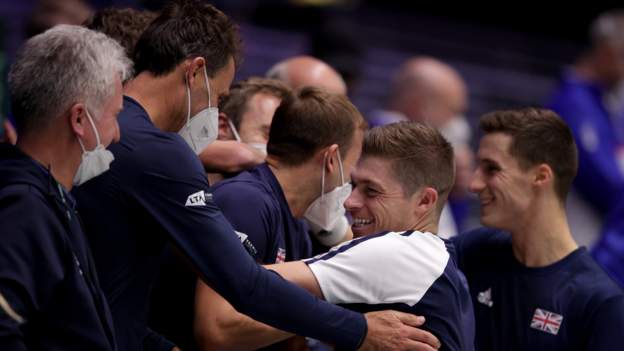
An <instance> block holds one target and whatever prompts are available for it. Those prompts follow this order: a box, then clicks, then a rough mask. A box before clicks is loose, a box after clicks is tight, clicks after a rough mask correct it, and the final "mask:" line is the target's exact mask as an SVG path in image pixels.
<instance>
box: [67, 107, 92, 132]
mask: <svg viewBox="0 0 624 351" xmlns="http://www.w3.org/2000/svg"><path fill="white" fill-rule="evenodd" d="M67 114H69V124H70V126H71V129H72V131H73V132H74V133H75V134H76V135H77V136H79V137H80V138H83V139H84V137H85V133H86V131H87V130H88V129H89V126H87V124H89V121H88V120H87V113H86V108H85V105H84V104H83V103H75V104H73V105H71V107H70V108H69V110H67Z"/></svg>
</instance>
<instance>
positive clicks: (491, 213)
mask: <svg viewBox="0 0 624 351" xmlns="http://www.w3.org/2000/svg"><path fill="white" fill-rule="evenodd" d="M511 142H512V137H511V136H509V135H506V134H503V133H492V134H486V135H485V136H484V137H483V138H482V139H481V143H480V145H479V151H478V153H477V169H476V170H475V172H474V174H473V176H472V180H471V183H470V191H471V192H473V193H475V194H477V195H478V196H479V202H480V203H481V224H483V225H485V226H489V227H493V228H499V229H506V230H510V229H511V228H512V227H513V226H514V225H515V223H517V222H518V220H519V219H520V218H522V217H523V216H524V215H525V214H526V213H527V211H528V210H529V208H530V204H531V200H532V196H533V195H532V194H533V189H532V186H531V179H532V171H531V170H527V171H524V170H522V169H521V168H520V165H519V163H518V161H517V160H516V158H514V157H513V156H512V155H510V153H509V146H510V145H511Z"/></svg>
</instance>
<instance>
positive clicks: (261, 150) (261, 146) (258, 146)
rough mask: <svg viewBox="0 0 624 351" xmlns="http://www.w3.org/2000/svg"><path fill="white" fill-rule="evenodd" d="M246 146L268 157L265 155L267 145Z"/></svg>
mask: <svg viewBox="0 0 624 351" xmlns="http://www.w3.org/2000/svg"><path fill="white" fill-rule="evenodd" d="M247 145H249V146H251V147H253V148H254V149H256V150H258V151H259V152H260V153H261V154H263V155H264V156H265V157H266V156H267V155H268V154H267V144H263V143H247Z"/></svg>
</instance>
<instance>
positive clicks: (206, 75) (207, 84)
mask: <svg viewBox="0 0 624 351" xmlns="http://www.w3.org/2000/svg"><path fill="white" fill-rule="evenodd" d="M204 80H205V82H206V89H207V90H208V108H210V107H211V106H210V104H211V103H212V96H211V95H210V83H209V82H208V72H207V71H206V65H205V64H204Z"/></svg>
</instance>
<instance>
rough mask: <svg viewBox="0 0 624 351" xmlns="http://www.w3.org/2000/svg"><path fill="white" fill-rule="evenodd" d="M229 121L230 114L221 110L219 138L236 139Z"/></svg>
mask: <svg viewBox="0 0 624 351" xmlns="http://www.w3.org/2000/svg"><path fill="white" fill-rule="evenodd" d="M228 121H229V118H228V116H227V115H226V114H225V113H223V112H219V135H218V137H217V139H219V140H234V139H235V138H234V134H233V133H232V129H231V128H230V124H229V123H228Z"/></svg>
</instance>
